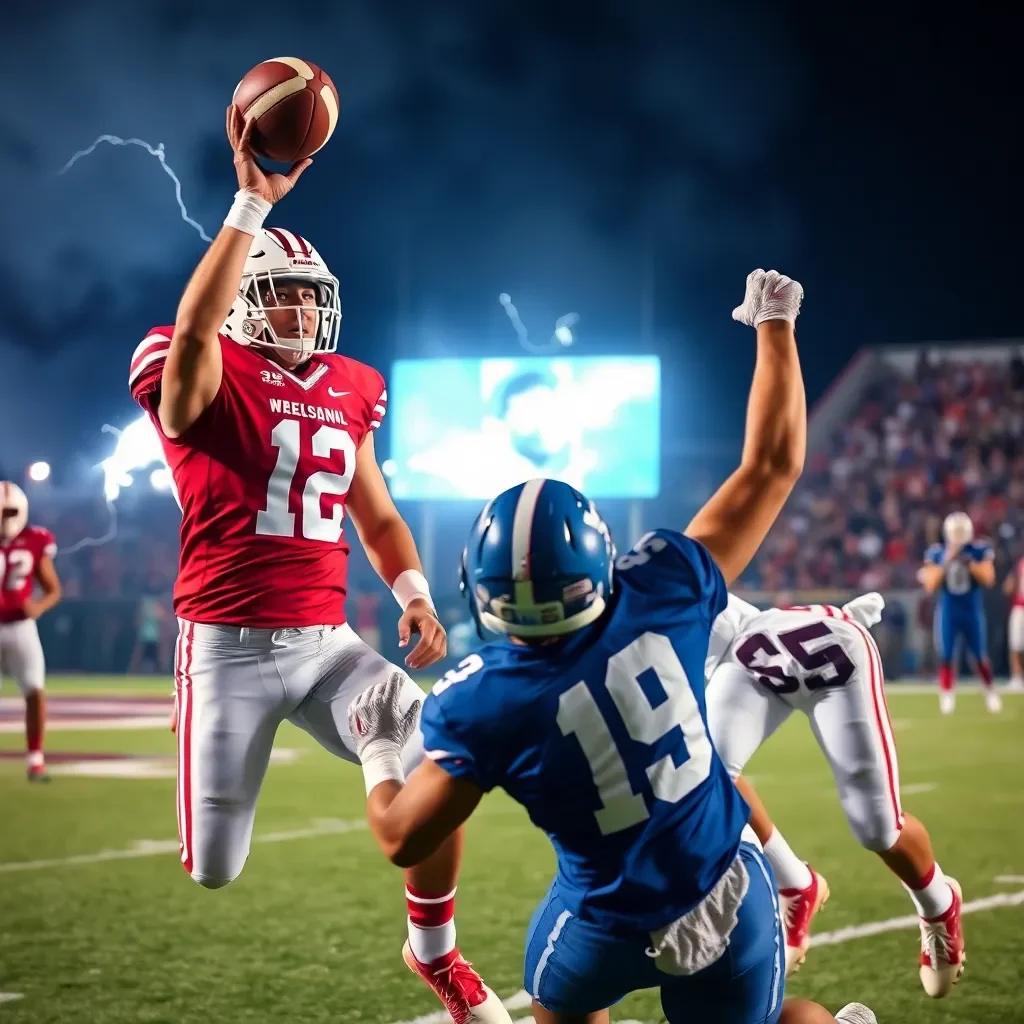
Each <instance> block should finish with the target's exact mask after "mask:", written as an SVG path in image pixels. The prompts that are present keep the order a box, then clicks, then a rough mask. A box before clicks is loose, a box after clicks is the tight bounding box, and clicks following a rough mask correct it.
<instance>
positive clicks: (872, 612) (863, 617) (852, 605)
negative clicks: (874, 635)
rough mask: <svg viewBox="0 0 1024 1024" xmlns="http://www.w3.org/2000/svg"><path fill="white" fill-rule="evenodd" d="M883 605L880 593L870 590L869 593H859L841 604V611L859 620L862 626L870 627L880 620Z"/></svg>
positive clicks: (883, 600)
mask: <svg viewBox="0 0 1024 1024" xmlns="http://www.w3.org/2000/svg"><path fill="white" fill-rule="evenodd" d="M884 607H885V598H884V597H882V595H881V594H876V593H875V592H874V591H872V592H871V593H870V594H861V596H860V597H855V598H854V599H853V600H852V601H848V602H847V603H846V604H844V605H843V611H844V612H846V614H847V615H849V616H850V618H852V619H854V620H855V621H856V622H859V623H860V624H861V625H862V626H866V627H867V628H868V629H870V628H871V627H872V626H874V625H877V624H878V623H879V622H881V621H882V609H883V608H884Z"/></svg>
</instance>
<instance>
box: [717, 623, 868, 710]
mask: <svg viewBox="0 0 1024 1024" xmlns="http://www.w3.org/2000/svg"><path fill="white" fill-rule="evenodd" d="M851 621H853V620H852V618H851V616H850V615H849V613H848V612H846V611H845V610H844V609H842V608H836V607H835V606H833V605H820V604H816V605H809V606H802V607H797V608H786V609H782V608H770V609H769V610H768V611H765V612H761V613H760V614H759V615H757V616H755V617H754V618H748V619H747V620H746V621H745V622H744V623H743V626H742V628H741V629H740V630H739V631H738V632H737V633H736V636H735V637H734V638H733V641H732V644H731V645H730V647H729V651H728V655H729V657H730V659H732V660H735V661H738V662H739V663H740V664H741V665H742V666H743V667H744V668H745V669H747V670H748V671H749V672H750V673H751V674H752V675H754V676H756V677H757V678H758V680H759V682H761V683H763V684H764V685H765V686H767V687H769V688H770V689H772V690H774V691H775V692H776V693H778V694H786V693H796V692H797V690H798V689H800V688H801V687H802V688H803V689H806V690H816V689H820V688H822V687H824V686H842V685H844V684H845V683H847V682H849V680H850V676H851V675H852V674H853V662H852V661H851V660H850V656H849V654H848V653H847V651H848V648H849V647H850V646H851V645H854V646H856V645H857V644H858V643H863V641H862V640H861V639H860V635H859V634H858V633H857V631H856V629H855V628H854V629H851V627H849V626H845V627H842V624H843V623H849V622H851ZM840 627H842V628H840Z"/></svg>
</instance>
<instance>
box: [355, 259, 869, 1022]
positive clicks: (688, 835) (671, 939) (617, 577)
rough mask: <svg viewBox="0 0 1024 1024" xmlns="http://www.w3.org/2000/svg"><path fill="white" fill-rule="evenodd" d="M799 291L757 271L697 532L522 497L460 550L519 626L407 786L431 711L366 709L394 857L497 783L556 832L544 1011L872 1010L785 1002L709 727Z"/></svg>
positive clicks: (509, 498)
mask: <svg viewBox="0 0 1024 1024" xmlns="http://www.w3.org/2000/svg"><path fill="white" fill-rule="evenodd" d="M801 297H802V289H801V287H800V285H799V284H798V283H797V282H795V281H792V280H790V279H789V278H787V277H783V276H781V275H779V274H777V273H775V272H769V273H765V272H764V271H755V272H754V273H753V274H751V275H750V277H749V278H748V280H747V292H746V297H745V300H744V303H743V305H742V306H740V307H739V308H738V309H737V310H736V311H735V312H734V314H733V315H734V317H735V318H736V319H738V320H740V321H742V322H744V323H747V324H749V325H750V326H753V327H756V328H757V361H756V367H755V370H754V380H753V383H752V386H751V392H750V401H749V406H748V413H747V428H746V438H745V442H744V448H743V457H742V460H741V463H740V466H739V468H738V469H737V470H736V471H735V472H734V473H733V474H732V476H730V477H729V479H728V480H727V481H726V482H725V483H724V484H723V485H722V486H721V488H720V489H719V490H718V492H717V493H716V494H715V495H714V496H713V497H712V498H711V500H710V501H709V502H708V503H707V505H705V506H704V508H703V509H701V511H700V512H699V513H698V514H697V516H696V517H695V518H694V520H693V521H692V522H691V523H690V525H689V527H688V528H687V530H686V532H685V533H678V532H676V531H673V530H656V531H654V532H653V533H650V534H648V535H647V536H646V537H644V538H643V539H642V540H641V541H640V542H639V543H638V544H637V545H636V547H635V548H634V549H633V550H632V551H630V552H629V553H627V554H625V555H623V556H622V557H621V558H618V559H616V557H615V549H614V546H613V544H612V540H611V535H610V533H609V530H608V527H607V526H606V525H605V523H604V521H603V520H602V519H601V517H600V516H599V515H598V513H597V510H596V508H595V507H594V505H593V504H592V503H591V502H590V501H588V500H587V499H586V498H585V497H584V496H583V495H582V494H580V493H579V492H578V491H576V490H575V489H573V488H572V487H570V486H569V485H568V484H565V483H561V482H558V481H553V480H530V481H527V482H526V483H524V484H519V485H518V486H516V487H513V488H511V489H510V490H507V491H505V492H504V493H503V494H501V495H499V496H498V497H497V498H495V499H494V500H492V501H491V502H490V503H489V504H488V505H487V506H486V507H485V508H484V510H483V511H482V512H481V513H480V515H479V517H478V518H477V520H476V522H475V523H474V525H473V528H472V530H471V532H470V537H469V541H468V543H467V545H466V549H465V552H464V554H463V561H462V581H463V588H464V592H465V593H466V595H467V597H468V598H469V601H470V606H471V610H472V612H473V615H474V617H475V618H476V619H477V621H478V623H480V624H481V625H482V626H483V627H486V628H487V629H488V630H491V631H492V632H494V633H497V634H499V635H502V634H503V635H504V637H503V639H501V640H499V641H497V642H495V643H492V644H489V645H487V646H486V647H484V648H483V649H482V650H480V651H478V652H476V653H474V654H471V655H469V656H468V657H467V658H465V659H464V660H463V661H462V662H461V663H460V665H459V666H458V668H456V669H454V670H452V671H451V672H449V673H448V674H447V675H445V676H444V677H443V678H442V679H441V680H440V682H438V684H437V685H436V686H435V687H434V689H433V692H432V693H431V694H430V696H429V697H428V698H427V699H426V701H425V703H424V705H423V708H422V714H421V716H420V727H421V730H422V735H423V742H424V745H425V748H426V751H427V759H426V760H425V761H424V762H423V764H422V766H421V767H420V768H418V769H417V770H416V771H415V772H414V773H413V774H412V775H411V776H410V778H409V780H408V782H407V783H405V784H404V786H403V781H404V780H403V774H402V763H401V758H400V756H399V751H400V749H401V744H402V743H404V742H405V740H406V739H407V738H408V737H409V735H410V734H411V733H412V732H413V731H414V729H415V727H416V720H417V715H416V710H415V709H409V710H408V711H405V712H403V710H402V709H401V707H400V705H399V701H398V693H399V691H400V689H401V684H402V680H401V678H400V677H397V676H396V678H395V679H394V680H392V681H390V682H388V683H386V684H383V685H381V686H378V687H374V688H373V689H372V690H371V691H369V692H368V693H367V694H365V695H364V696H363V697H361V698H359V699H358V700H357V701H356V702H355V704H354V705H353V707H352V712H351V715H350V728H351V731H352V735H353V736H354V737H355V739H356V744H357V747H358V751H359V756H360V760H361V762H362V765H363V771H364V775H365V778H366V788H367V794H368V800H367V815H368V818H369V821H370V827H371V829H372V830H373V833H374V835H375V836H376V838H377V841H378V843H379V844H380V846H381V848H382V849H383V850H384V852H385V854H386V855H387V856H388V857H389V858H390V859H391V860H392V861H393V862H394V863H395V864H400V865H401V864H410V863H418V862H419V861H421V860H422V859H423V858H424V857H425V856H427V855H428V854H429V853H430V852H431V851H432V850H434V849H435V848H436V847H437V846H438V845H439V844H440V843H442V842H443V841H444V839H445V837H447V836H448V835H450V834H451V833H452V832H453V831H454V830H456V829H457V828H458V827H459V826H460V825H461V824H462V823H463V822H464V821H466V819H467V818H468V817H469V816H470V814H471V813H472V812H473V810H474V809H475V808H476V806H477V805H478V804H479V802H480V800H481V798H482V797H483V795H484V794H485V793H486V792H488V791H489V790H491V789H494V788H496V787H501V788H502V789H504V790H505V791H506V792H507V793H508V794H509V795H510V796H512V797H513V798H514V799H515V800H517V801H518V802H519V803H521V804H522V805H523V806H524V807H525V808H526V810H527V812H528V813H529V816H530V819H531V821H532V822H533V823H534V824H535V825H536V826H537V827H538V828H541V829H543V830H544V831H545V832H546V833H547V835H548V837H549V838H550V840H551V842H552V844H553V846H554V848H555V851H556V854H557V859H558V873H557V877H556V878H555V880H554V882H553V883H552V885H551V888H550V890H549V892H548V894H547V896H546V897H545V898H544V900H543V901H542V902H541V904H540V906H539V907H538V909H537V911H536V913H535V914H534V918H533V921H532V923H531V925H530V929H529V934H528V937H527V942H526V966H525V986H526V988H527V989H528V990H529V991H530V993H531V995H532V996H533V1013H534V1017H535V1018H536V1020H537V1021H538V1022H539V1024H556V1022H557V1024H575V1022H584V1021H585V1022H588V1024H601V1022H604V1021H607V1020H608V1007H609V1006H611V1005H612V1004H614V1003H616V1002H618V1001H619V1000H620V999H622V998H623V997H624V996H625V995H627V994H628V993H629V992H632V991H635V990H637V989H643V988H652V987H656V988H659V989H660V990H661V1000H662V1006H663V1008H664V1012H665V1015H666V1017H667V1019H668V1020H669V1021H670V1022H671V1024H678V1022H683V1021H693V1022H700V1024H776V1022H778V1021H785V1022H786V1024H799V1022H803V1024H816V1022H825V1021H832V1020H835V1019H839V1020H848V1021H857V1022H858V1024H859V1022H865V1024H866V1022H870V1021H873V1020H874V1016H873V1015H872V1014H871V1013H870V1011H867V1010H866V1009H865V1008H863V1007H860V1006H851V1007H847V1008H845V1009H844V1010H843V1011H840V1013H841V1016H840V1017H839V1018H833V1017H832V1016H831V1014H829V1013H828V1012H827V1011H826V1010H824V1008H822V1007H820V1006H817V1005H816V1004H812V1003H807V1002H797V1001H793V1000H790V1001H787V1003H786V1006H785V1009H784V1008H783V988H784V983H785V966H784V953H783V942H784V940H783V936H782V933H781V930H780V925H779V917H778V906H777V898H776V892H775V885H774V882H773V879H772V877H771V869H770V867H769V866H768V863H767V861H766V860H765V858H764V855H763V853H762V851H761V848H760V845H759V843H758V841H757V838H756V836H755V835H754V834H753V832H752V830H751V829H750V828H749V826H748V825H747V817H748V808H747V805H746V804H745V802H744V801H743V799H742V797H741V796H740V794H739V793H738V791H737V790H736V788H735V786H734V785H733V783H732V781H731V779H730V778H729V775H728V772H727V771H726V769H725V767H724V765H723V764H722V762H721V760H720V759H719V757H718V755H717V754H716V753H715V750H714V748H713V746H712V744H711V741H710V739H709V738H708V732H707V725H706V712H705V702H704V685H703V681H704V662H705V657H706V655H707V650H708V638H709V633H710V630H711V624H712V622H713V621H714V619H715V618H716V616H717V615H718V614H719V612H721V611H722V609H723V608H724V607H725V604H726V600H727V593H726V586H727V584H728V582H729V581H731V580H734V579H735V578H736V577H737V576H738V575H739V573H740V572H742V571H743V569H744V568H745V567H746V565H747V563H748V562H749V560H750V558H751V557H752V556H753V554H754V552H755V551H756V550H757V547H758V545H759V544H760V542H761V541H762V539H763V538H764V535H765V533H766V532H767V530H768V528H769V527H770V526H771V524H772V522H773V520H774V519H775V517H776V515H777V514H778V512H779V510H780V509H781V508H782V505H783V503H784V502H785V500H786V497H787V496H788V495H789V493H790V491H791V490H792V487H793V485H794V483H795V482H796V480H797V478H798V476H799V474H800V471H801V468H802V466H803V461H804V452H805V444H806V429H807V413H806V405H805V398H804V386H803V381H802V379H801V374H800V365H799V360H798V357H797V350H796V339H795V336H794V331H793V324H794V321H795V319H796V316H797V312H798V310H799V305H800V300H801Z"/></svg>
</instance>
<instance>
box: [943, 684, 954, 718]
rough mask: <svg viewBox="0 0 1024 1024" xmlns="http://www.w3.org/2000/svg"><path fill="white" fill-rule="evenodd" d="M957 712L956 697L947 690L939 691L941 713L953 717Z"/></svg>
mask: <svg viewBox="0 0 1024 1024" xmlns="http://www.w3.org/2000/svg"><path fill="white" fill-rule="evenodd" d="M954 711H956V696H955V695H954V694H952V693H949V692H948V691H946V690H940V691H939V712H940V713H941V714H943V715H951V714H953V712H954Z"/></svg>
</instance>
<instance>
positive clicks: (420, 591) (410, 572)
mask: <svg viewBox="0 0 1024 1024" xmlns="http://www.w3.org/2000/svg"><path fill="white" fill-rule="evenodd" d="M391 593H392V594H393V595H394V598H395V600H396V601H397V602H398V606H399V608H401V609H402V611H403V612H404V611H405V609H406V608H408V607H409V604H410V603H411V602H412V601H415V600H416V599H417V598H419V597H422V598H423V599H424V600H425V601H426V602H427V604H429V605H430V607H431V608H433V607H434V602H433V599H432V598H431V596H430V585H429V584H428V583H427V578H426V576H424V575H423V573H421V572H420V571H419V570H418V569H406V570H405V572H401V573H399V574H398V579H396V580H395V582H394V585H393V586H392V587H391Z"/></svg>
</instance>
